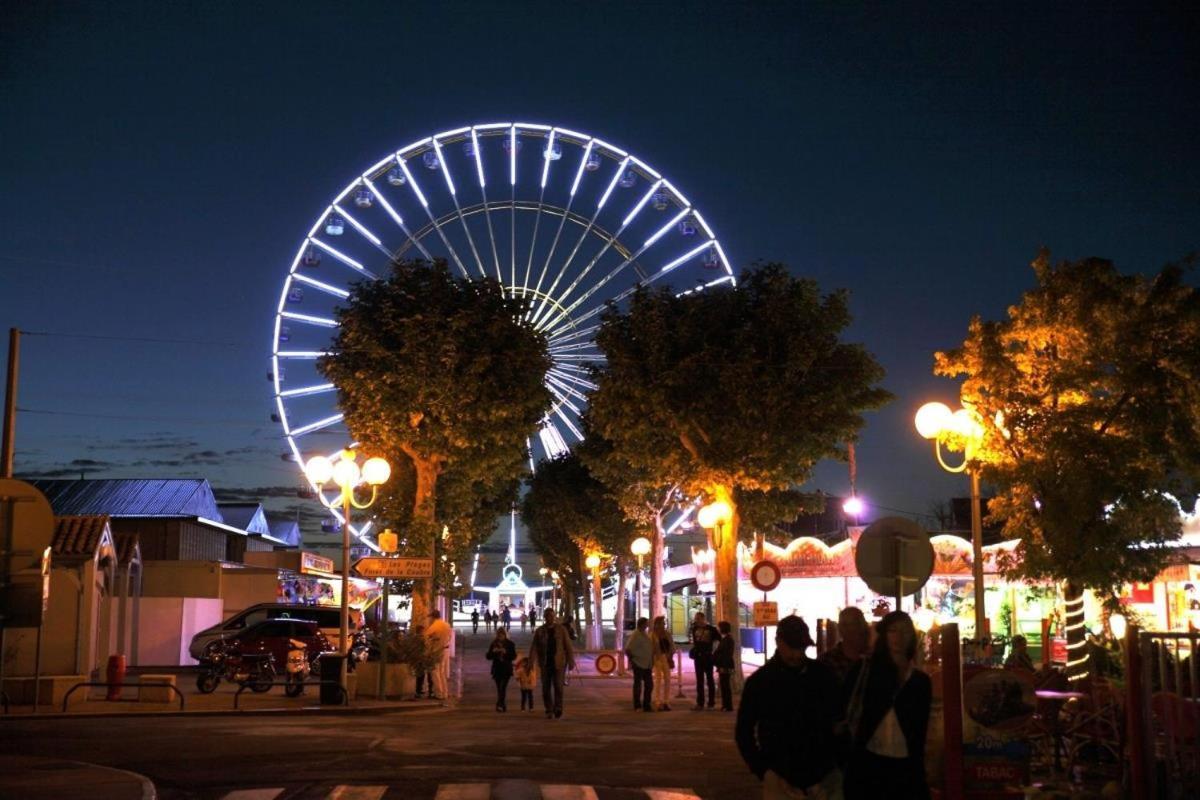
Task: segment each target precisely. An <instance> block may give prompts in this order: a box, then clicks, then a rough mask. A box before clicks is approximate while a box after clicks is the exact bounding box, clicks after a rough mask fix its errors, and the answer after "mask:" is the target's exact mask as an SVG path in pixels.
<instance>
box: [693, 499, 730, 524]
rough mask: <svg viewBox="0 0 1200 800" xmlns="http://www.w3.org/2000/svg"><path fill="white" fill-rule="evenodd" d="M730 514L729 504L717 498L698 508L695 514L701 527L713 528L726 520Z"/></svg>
mask: <svg viewBox="0 0 1200 800" xmlns="http://www.w3.org/2000/svg"><path fill="white" fill-rule="evenodd" d="M731 516H733V509H731V508H730V507H729V504H728V503H726V502H725V501H724V500H717V501H715V502H712V503H709V504H708V505H706V506H705V507H704V508H702V509H700V511H699V513H697V514H696V521H697V522H699V523H700V527H702V528H715V527H717V526H718V525H720V524H722V523H725V522H728V521H729V518H730V517H731Z"/></svg>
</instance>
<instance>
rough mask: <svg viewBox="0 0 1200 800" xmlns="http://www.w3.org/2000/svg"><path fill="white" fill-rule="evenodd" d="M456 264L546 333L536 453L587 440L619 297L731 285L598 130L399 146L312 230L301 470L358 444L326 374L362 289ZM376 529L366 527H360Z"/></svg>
mask: <svg viewBox="0 0 1200 800" xmlns="http://www.w3.org/2000/svg"><path fill="white" fill-rule="evenodd" d="M410 258H423V259H426V260H430V261H433V260H435V259H442V260H444V261H445V262H446V263H447V264H448V265H449V266H450V269H451V270H452V272H454V273H456V274H458V275H461V276H462V277H464V278H470V279H476V278H483V277H491V278H494V279H495V280H497V281H498V282H499V283H500V284H501V286H502V287H503V291H504V292H505V293H506V294H508V295H510V296H513V297H517V298H523V299H525V300H526V301H527V303H528V309H529V310H528V320H529V322H530V324H532V325H533V326H534V327H535V328H536V329H537V330H539V331H541V332H542V333H543V334H544V335H545V336H546V338H547V341H548V342H549V350H550V356H551V360H552V362H553V364H552V366H551V368H550V370H549V371H548V372H547V373H546V376H545V382H546V388H547V389H549V390H550V393H551V394H552V396H553V403H552V406H551V409H550V411H549V412H548V413H547V415H546V416H545V418H543V420H542V421H541V424H540V427H539V430H538V432H537V435H536V438H535V439H532V440H530V441H529V443H528V450H529V460H530V466H531V468H532V467H533V466H534V463H535V462H536V460H538V459H540V458H544V457H554V456H557V455H559V454H562V453H564V452H566V451H567V450H568V449H569V448H570V447H571V446H572V444H574V443H575V442H577V441H580V440H581V439H582V438H583V433H582V431H581V429H580V428H581V426H580V415H581V414H582V412H583V410H584V407H585V405H586V403H587V392H588V391H589V390H590V389H592V388H593V384H592V383H591V382H590V381H589V379H588V372H587V365H588V364H589V363H595V362H598V361H601V360H602V356H601V354H600V352H599V350H598V349H597V348H596V345H595V341H594V337H595V333H596V331H597V329H598V328H599V322H600V319H599V318H600V314H601V312H602V311H603V310H604V308H605V305H606V304H607V303H608V302H609V301H616V302H620V301H621V300H623V299H624V298H626V297H628V296H629V295H630V294H632V293H633V292H634V291H635V290H636V288H637V287H638V286H639V285H644V286H648V285H665V286H670V287H672V288H673V289H674V290H675V291H677V292H679V293H686V292H692V291H696V290H700V289H706V288H711V287H714V286H718V285H721V284H729V285H733V283H734V276H733V270H732V269H731V268H730V266H729V261H728V259H727V258H726V256H725V252H724V250H723V249H722V247H721V244H720V242H719V241H718V240H717V237H716V234H715V233H714V232H713V230H712V228H711V227H710V226H709V224H708V222H707V221H706V220H705V219H704V216H703V215H702V214H701V213H700V211H699V209H697V208H696V207H695V206H694V205H693V204H692V202H691V201H690V200H689V199H688V198H687V197H686V196H685V195H684V194H683V192H682V191H681V190H680V189H679V188H678V187H676V186H675V185H674V184H672V183H671V182H670V181H669V180H668V179H667V178H666V177H664V176H663V175H662V174H661V173H659V172H658V171H657V170H655V169H654V168H653V167H652V166H650V165H649V164H647V163H646V162H644V161H642V160H641V159H639V158H638V157H637V156H635V155H633V154H632V153H629V152H627V151H625V150H622V149H621V148H619V147H617V146H616V145H613V144H610V143H608V142H606V141H603V140H601V139H598V138H596V137H594V136H591V135H589V134H586V133H580V132H578V131H573V130H568V129H566V128H559V127H553V126H550V125H540V124H534V123H526V122H495V123H487V124H481V125H472V126H469V127H463V128H455V129H454V130H448V131H443V132H441V133H438V134H435V135H433V136H429V137H426V138H424V139H420V140H418V141H416V142H413V143H412V144H409V145H407V146H405V147H403V148H401V149H400V150H397V151H396V152H394V153H389V154H388V155H386V156H385V157H383V158H381V159H380V160H379V161H377V162H376V163H375V164H373V165H372V166H370V167H368V168H367V169H366V170H365V171H364V172H363V173H362V174H361V175H359V176H358V177H356V178H354V179H353V180H352V181H350V183H349V184H347V185H346V186H345V188H343V189H342V190H341V191H340V192H339V193H338V194H337V195H336V196H335V197H334V198H333V200H332V201H331V202H330V204H329V205H328V206H327V207H326V208H325V209H324V210H322V212H321V213H320V214H319V215H318V216H317V218H316V220H315V221H314V222H313V224H312V227H310V228H309V230H308V233H307V234H306V235H305V236H304V237H303V238H302V239H301V241H300V243H299V246H298V247H297V249H296V253H295V257H294V258H293V259H292V262H291V266H290V268H289V269H288V272H287V276H286V278H285V279H284V281H283V290H282V291H281V292H280V296H279V303H278V306H277V308H276V310H275V326H274V334H273V338H272V342H271V344H272V347H271V350H272V357H271V361H272V371H271V376H272V381H273V385H274V390H275V391H274V394H275V405H276V409H277V417H278V419H279V422H280V425H281V426H282V428H283V433H284V436H285V437H286V439H287V442H288V447H289V450H290V452H289V453H287V454H285V455H284V457H285V458H286V459H288V460H294V461H295V462H296V464H297V465H298V466H299V467H300V468H301V470H302V469H303V465H304V463H305V462H306V461H307V459H309V458H311V457H312V456H314V455H330V454H331V453H335V452H337V451H338V450H339V449H340V448H342V447H343V446H345V445H347V444H350V443H351V439H350V434H349V432H348V430H347V429H346V426H345V423H344V420H343V415H342V413H341V411H340V410H339V409H338V407H337V390H336V388H335V387H334V385H333V384H332V383H329V382H328V381H326V379H325V378H324V377H323V376H322V375H321V374H320V373H319V372H318V371H317V369H316V360H317V359H318V358H319V357H320V356H322V355H324V354H325V353H326V352H328V350H329V348H330V346H331V343H332V340H333V338H334V331H335V329H336V327H337V321H336V316H335V310H336V308H337V306H338V304H339V303H341V302H343V301H345V300H346V298H348V297H349V293H350V289H351V288H352V286H353V285H354V284H355V283H356V282H358V281H363V280H377V279H379V278H381V277H384V276H385V275H386V274H387V272H388V269H389V264H390V262H391V261H392V260H394V259H410ZM364 532H365V527H364V528H362V529H360V530H358V531H355V533H356V534H358V535H360V536H361V534H362V533H364Z"/></svg>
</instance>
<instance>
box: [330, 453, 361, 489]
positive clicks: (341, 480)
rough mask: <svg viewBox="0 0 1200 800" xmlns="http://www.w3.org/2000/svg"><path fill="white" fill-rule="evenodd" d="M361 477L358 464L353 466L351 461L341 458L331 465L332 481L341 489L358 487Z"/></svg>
mask: <svg viewBox="0 0 1200 800" xmlns="http://www.w3.org/2000/svg"><path fill="white" fill-rule="evenodd" d="M361 477H362V475H361V474H360V473H359V471H358V464H355V463H354V461H353V459H347V458H343V459H342V460H341V461H339V462H337V463H336V464H334V465H333V481H334V483H336V484H337V485H338V486H341V487H342V488H346V487H348V486H358V482H359V480H360V479H361Z"/></svg>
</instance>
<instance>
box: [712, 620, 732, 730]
mask: <svg viewBox="0 0 1200 800" xmlns="http://www.w3.org/2000/svg"><path fill="white" fill-rule="evenodd" d="M717 630H718V631H720V632H721V638H720V640H719V641H718V642H717V647H716V649H715V650H714V651H713V666H714V667H716V668H717V682H718V683H719V684H720V685H721V710H722V711H733V667H734V660H733V626H732V625H730V624H729V623H728V622H726V621H725V620H721V621H720V622H718V623H717Z"/></svg>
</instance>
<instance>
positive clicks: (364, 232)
mask: <svg viewBox="0 0 1200 800" xmlns="http://www.w3.org/2000/svg"><path fill="white" fill-rule="evenodd" d="M333 208H334V210H335V211H337V213H339V214H341V215H342V217H343V218H344V219H345V220H346V221H347V222H349V223H350V226H351V227H352V228H354V230H356V231H358V232H359V234H360V235H361V236H362V237H363V238H364V239H366V240H367V241H368V242H370V243H371V244H373V245H374V246H375V249H377V250H379V251H380V252H381V253H383V254H384V255H385V256H390V255H391V253H389V252H388V249H387V248H386V247H384V246H383V241H382V240H381V239H380V238H379V237H378V236H376V235H375V234H373V233H371V231H370V230H368V229H367V226H366V225H363V224H362V223H361V222H359V221H358V220H357V219H355V218H354V215H353V214H351V213H350V212H349V211H347V210H346V209H344V208H342V206H341V205H339V204H337V203H334V204H333Z"/></svg>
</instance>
